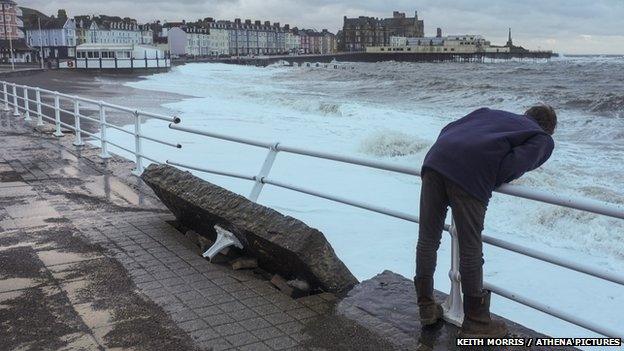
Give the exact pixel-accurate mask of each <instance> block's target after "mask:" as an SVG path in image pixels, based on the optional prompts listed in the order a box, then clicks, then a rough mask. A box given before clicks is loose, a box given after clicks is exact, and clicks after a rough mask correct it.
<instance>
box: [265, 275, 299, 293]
mask: <svg viewBox="0 0 624 351" xmlns="http://www.w3.org/2000/svg"><path fill="white" fill-rule="evenodd" d="M271 284H273V285H275V287H276V288H278V289H279V290H280V291H281V292H282V293H284V294H286V295H288V296H292V295H293V292H294V291H295V289H294V288H293V287H291V286H290V285H288V283H287V282H286V280H284V278H282V277H280V276H279V275H277V274H276V275H274V276H273V278H272V279H271Z"/></svg>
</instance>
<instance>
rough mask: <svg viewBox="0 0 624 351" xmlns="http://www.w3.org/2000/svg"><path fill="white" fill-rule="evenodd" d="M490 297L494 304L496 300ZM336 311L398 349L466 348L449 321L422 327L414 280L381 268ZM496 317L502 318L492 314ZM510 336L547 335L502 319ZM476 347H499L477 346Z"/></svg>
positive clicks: (510, 349)
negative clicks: (458, 341) (458, 339)
mask: <svg viewBox="0 0 624 351" xmlns="http://www.w3.org/2000/svg"><path fill="white" fill-rule="evenodd" d="M446 297H447V295H446V294H444V293H441V292H439V291H435V299H436V301H438V302H443V301H445V300H446ZM498 298H499V297H493V298H492V300H493V303H496V299H498ZM336 313H337V314H339V315H342V316H345V317H347V318H349V319H352V320H355V321H357V323H358V324H360V325H361V326H363V327H365V328H367V329H368V330H370V331H372V332H374V333H377V334H379V335H381V336H383V337H385V338H386V339H387V340H390V341H391V342H392V343H393V344H394V345H396V346H397V347H399V348H400V349H410V350H411V349H414V346H415V345H418V346H417V348H416V349H417V350H423V351H424V350H440V351H447V350H464V349H465V350H468V349H472V348H458V347H457V343H456V339H457V334H458V332H459V330H458V328H457V327H455V326H454V325H452V324H448V323H444V322H438V323H437V324H436V325H433V326H431V327H424V328H423V327H422V326H421V324H420V315H419V313H418V305H417V304H416V291H415V289H414V282H413V281H412V280H410V279H407V278H405V277H403V276H402V275H399V274H396V273H393V272H391V271H384V272H382V273H380V274H378V275H376V276H374V277H373V278H371V279H368V280H365V281H363V282H361V283H360V284H358V285H357V286H356V287H354V288H353V289H352V290H351V291H349V294H348V295H347V296H346V297H345V298H344V299H342V300H341V301H340V302H339V303H338V305H337V306H336ZM495 318H498V319H503V318H502V317H499V316H495ZM505 323H506V324H507V327H508V328H509V332H510V336H515V337H522V338H547V336H546V335H543V334H540V333H538V332H536V331H534V330H531V329H529V328H526V327H524V326H522V325H520V324H517V323H514V322H512V321H509V320H505ZM552 349H553V348H552V347H537V346H533V347H526V346H514V347H512V346H509V347H505V350H508V351H515V350H534V351H538V350H539V351H546V350H552ZM479 350H491V351H498V350H501V348H500V347H490V348H480V349H479ZM557 350H566V351H567V350H577V349H576V348H573V347H561V348H557Z"/></svg>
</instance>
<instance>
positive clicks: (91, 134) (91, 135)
mask: <svg viewBox="0 0 624 351" xmlns="http://www.w3.org/2000/svg"><path fill="white" fill-rule="evenodd" d="M80 133H82V134H86V135H88V136H90V137H92V138H96V139H98V140H102V138H101V137H100V136H98V135H96V134H93V133H91V132H87V131H86V130H84V129H81V130H80ZM107 141H108V140H107Z"/></svg>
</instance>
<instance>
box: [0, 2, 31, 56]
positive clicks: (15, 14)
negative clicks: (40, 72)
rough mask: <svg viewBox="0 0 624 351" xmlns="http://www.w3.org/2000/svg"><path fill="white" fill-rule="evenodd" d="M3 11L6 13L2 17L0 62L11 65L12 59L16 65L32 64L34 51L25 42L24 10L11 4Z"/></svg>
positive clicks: (0, 19) (4, 7)
mask: <svg viewBox="0 0 624 351" xmlns="http://www.w3.org/2000/svg"><path fill="white" fill-rule="evenodd" d="M3 9H4V13H3V15H2V16H0V60H1V61H2V62H3V63H9V62H10V61H11V57H12V58H13V62H14V63H15V62H18V63H23V62H31V61H32V60H33V58H32V51H31V50H30V47H29V46H28V44H27V43H26V40H25V34H24V21H23V18H22V17H23V11H22V9H21V8H20V7H19V6H18V5H17V4H15V3H11V2H6V3H4V4H3ZM5 28H6V33H5ZM9 41H10V43H9ZM11 47H12V48H13V52H11V50H10V48H11Z"/></svg>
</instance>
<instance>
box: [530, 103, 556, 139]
mask: <svg viewBox="0 0 624 351" xmlns="http://www.w3.org/2000/svg"><path fill="white" fill-rule="evenodd" d="M524 114H525V115H527V116H531V117H533V119H534V120H535V121H536V122H537V124H539V125H540V127H542V129H543V130H544V131H545V132H546V133H548V134H550V135H553V134H554V133H555V128H556V127H557V114H556V113H555V110H554V109H553V108H552V107H551V106H548V105H535V106H533V107H531V108H530V109H528V110H527V111H526V112H525V113H524Z"/></svg>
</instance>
